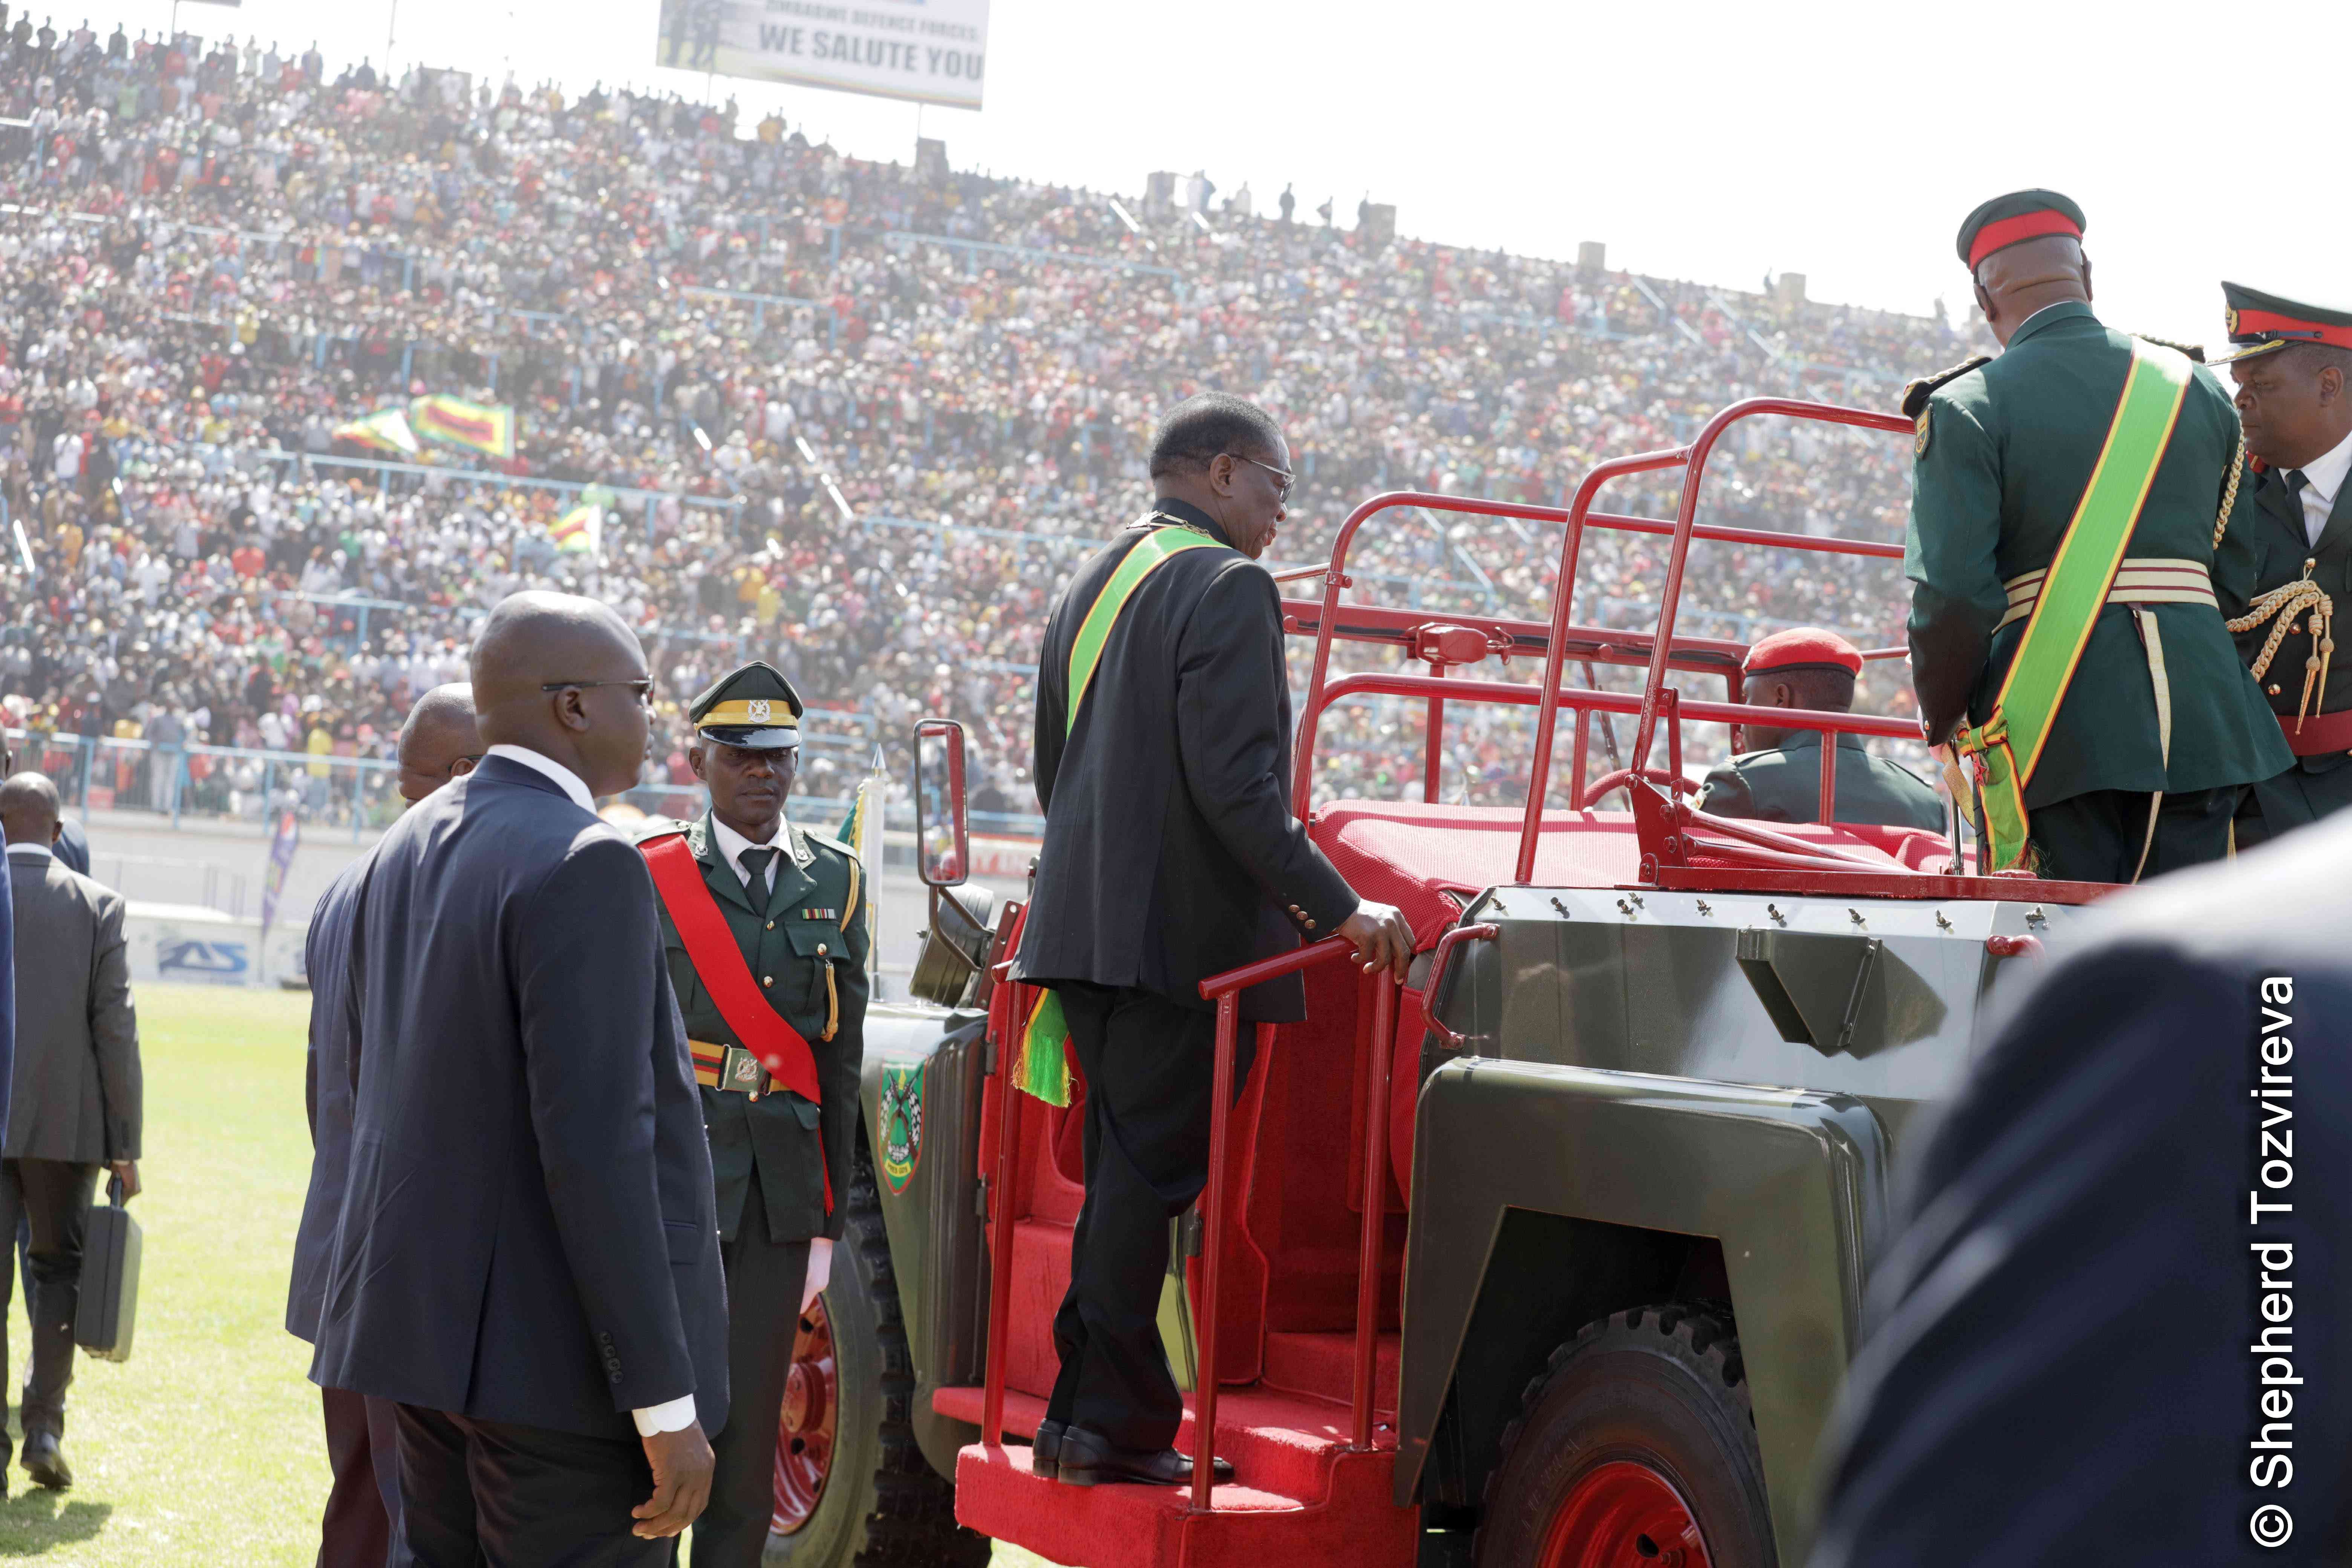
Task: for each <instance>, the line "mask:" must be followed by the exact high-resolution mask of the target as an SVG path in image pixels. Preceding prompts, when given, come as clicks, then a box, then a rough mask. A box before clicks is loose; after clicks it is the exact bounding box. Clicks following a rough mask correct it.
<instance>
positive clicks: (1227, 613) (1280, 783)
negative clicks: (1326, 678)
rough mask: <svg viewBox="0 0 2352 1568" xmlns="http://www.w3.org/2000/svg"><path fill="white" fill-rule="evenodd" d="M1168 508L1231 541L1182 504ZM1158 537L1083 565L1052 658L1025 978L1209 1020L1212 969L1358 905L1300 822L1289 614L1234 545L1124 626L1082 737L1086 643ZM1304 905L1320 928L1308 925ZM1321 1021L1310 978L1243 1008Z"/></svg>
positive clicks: (1170, 570)
mask: <svg viewBox="0 0 2352 1568" xmlns="http://www.w3.org/2000/svg"><path fill="white" fill-rule="evenodd" d="M1153 504H1154V506H1155V508H1156V509H1157V510H1160V511H1161V512H1163V513H1167V514H1169V515H1171V516H1175V517H1178V518H1181V520H1183V521H1187V522H1191V523H1192V524H1193V525H1194V526H1196V527H1198V528H1200V529H1202V531H1206V532H1207V533H1208V534H1209V535H1210V536H1211V537H1212V538H1214V539H1217V540H1219V541H1220V542H1222V541H1223V534H1222V533H1220V532H1218V531H1217V528H1216V524H1215V523H1214V522H1213V521H1211V520H1210V518H1209V517H1208V516H1207V514H1205V513H1203V512H1202V511H1200V510H1197V509H1195V508H1193V507H1190V506H1187V505H1185V504H1184V503H1183V502H1181V501H1171V500H1160V501H1157V502H1155V503H1153ZM1147 531H1148V530H1147V529H1145V528H1143V527H1140V526H1138V527H1133V528H1129V529H1124V530H1122V531H1120V533H1119V535H1118V538H1116V539H1114V540H1113V541H1111V542H1110V543H1109V544H1108V545H1107V546H1105V547H1104V548H1103V550H1102V551H1100V552H1098V553H1097V554H1096V555H1095V556H1094V557H1093V558H1092V559H1090V560H1088V561H1087V563H1086V564H1085V565H1084V566H1081V567H1080V568H1079V569H1078V573H1077V575H1076V577H1075V578H1073V579H1072V580H1071V583H1070V586H1069V588H1068V590H1067V592H1066V593H1065V594H1064V595H1062V599H1061V602H1060V603H1059V604H1057V605H1055V606H1054V613H1053V616H1052V618H1051V619H1049V620H1048V621H1047V622H1046V624H1045V647H1044V650H1043V651H1042V652H1041V653H1040V655H1039V656H1038V671H1037V730H1036V770H1037V772H1036V776H1037V798H1038V800H1039V801H1040V802H1041V803H1042V804H1043V805H1044V806H1045V847H1044V850H1043V852H1042V853H1041V855H1040V857H1039V859H1038V864H1037V889H1036V895H1035V901H1034V903H1033V904H1032V905H1031V907H1030V910H1029V917H1028V923H1027V925H1026V927H1025V928H1024V930H1023V931H1022V936H1021V955H1020V971H1021V978H1023V979H1024V980H1026V981H1029V982H1030V983H1032V984H1053V983H1054V982H1055V981H1057V980H1079V981H1090V982H1092V983H1094V984H1098V985H1133V986H1140V987H1142V988H1143V989H1145V990H1149V991H1154V992H1157V993H1159V994H1160V995H1163V996H1167V997H1170V998H1171V999H1173V1000H1174V1001H1176V1002H1178V1003H1181V1004H1182V1005H1187V1006H1192V1007H1201V1006H1205V1005H1207V1004H1204V1003H1203V1002H1202V1000H1201V996H1200V991H1199V989H1198V987H1199V984H1200V982H1201V981H1202V979H1204V978H1206V977H1207V976H1209V975H1212V974H1215V973H1219V972H1221V971H1223V970H1227V969H1232V968H1234V967H1235V966H1236V965H1239V964H1244V963H1250V962H1252V961H1254V960H1256V959H1261V958H1270V957H1273V956H1275V955H1276V954H1278V953H1284V952H1289V951H1291V950H1292V949H1293V948H1296V947H1297V946H1298V944H1299V939H1300V937H1301V935H1302V934H1311V935H1314V936H1318V937H1320V936H1327V935H1328V934H1329V933H1330V931H1332V929H1333V928H1334V927H1335V926H1337V925H1338V924H1339V922H1340V921H1344V920H1346V919H1347V918H1348V917H1349V915H1351V914H1353V913H1354V912H1355V910H1356V905H1357V903H1358V902H1359V900H1358V899H1357V897H1356V895H1355V893H1354V892H1352V891H1351V890H1350V889H1349V887H1348V884H1347V882H1346V880H1345V879H1342V878H1341V877H1340V875H1339V871H1338V870H1337V869H1336V868H1334V867H1333V866H1332V864H1331V862H1330V861H1329V860H1328V859H1326V858H1324V855H1323V852H1322V851H1321V850H1320V849H1318V848H1317V847H1315V845H1314V844H1313V842H1312V841H1310V840H1309V839H1308V837H1307V826H1306V825H1305V824H1304V823H1302V822H1300V821H1299V820H1298V819H1297V818H1296V817H1294V816H1291V815H1290V739H1291V726H1290V687H1289V684H1288V682H1287V681H1286V679H1285V678H1284V674H1283V649H1282V600H1281V596H1280V595H1279V594H1278V593H1277V592H1276V588H1275V584H1274V579H1273V578H1272V577H1270V576H1268V575H1267V574H1266V573H1265V569H1264V568H1262V567H1260V566H1259V565H1258V564H1257V563H1255V562H1254V561H1251V560H1250V559H1249V558H1248V557H1246V556H1244V555H1243V554H1241V553H1240V552H1237V551H1233V550H1188V551H1184V552H1181V553H1179V554H1177V555H1175V556H1174V557H1172V558H1171V559H1170V560H1168V561H1167V562H1165V563H1162V564H1161V565H1160V566H1159V567H1157V568H1155V569H1154V570H1153V571H1152V573H1151V574H1150V576H1148V577H1146V578H1145V579H1144V580H1143V582H1142V584H1141V585H1140V586H1139V587H1138V588H1137V589H1136V591H1135V595H1134V596H1133V597H1132V598H1130V599H1129V600H1128V602H1127V606H1126V608H1125V609H1124V610H1122V611H1121V612H1120V614H1119V617H1118V622H1117V624H1116V625H1115V626H1113V627H1112V629H1111V633H1110V637H1109V638H1108V641H1107V642H1106V643H1105V644H1104V646H1103V650H1102V659H1101V662H1100V663H1099V664H1098V665H1097V666H1096V668H1095V674H1094V680H1093V684H1092V685H1091V687H1090V688H1089V689H1088V690H1087V694H1086V698H1085V700H1084V702H1083V703H1082V704H1081V706H1080V708H1079V712H1078V722H1077V727H1076V729H1075V730H1070V729H1069V728H1068V718H1067V715H1068V712H1069V664H1070V647H1071V644H1072V643H1073V642H1075V641H1076V637H1077V633H1078V627H1079V626H1080V625H1081V624H1082V623H1083V622H1084V621H1085V619H1086V616H1087V611H1088V610H1089V609H1091V608H1092V607H1093V605H1094V602H1095V600H1096V598H1097V596H1098V595H1100V594H1101V593H1102V590H1103V587H1104V585H1105V584H1108V582H1109V581H1110V578H1111V574H1113V573H1115V572H1116V571H1118V563H1120V562H1121V561H1123V560H1125V559H1126V557H1127V552H1129V550H1131V549H1133V548H1134V547H1135V544H1136V542H1137V541H1139V540H1140V539H1142V538H1143V537H1144V535H1145V533H1146V532H1147ZM1293 904H1296V905H1297V906H1298V907H1299V908H1300V909H1302V910H1305V911H1306V915H1307V919H1309V920H1312V921H1314V922H1315V925H1314V928H1313V930H1312V931H1311V932H1309V931H1307V928H1306V927H1305V926H1304V925H1303V924H1302V923H1300V922H1297V921H1293V919H1292V918H1291V916H1290V914H1289V913H1288V906H1290V905H1293ZM1242 1016H1243V1017H1244V1018H1253V1019H1264V1020H1272V1021H1276V1022H1281V1021H1286V1020H1290V1019H1296V1018H1300V1017H1304V1016H1306V989H1305V987H1304V985H1303V984H1301V983H1300V982H1299V980H1298V979H1297V977H1296V976H1292V977H1290V978H1287V979H1285V980H1279V981H1275V982H1273V983H1271V984H1265V985H1260V986H1257V987H1255V988H1254V989H1253V990H1251V991H1250V992H1247V993H1245V994H1244V995H1243V997H1242Z"/></svg>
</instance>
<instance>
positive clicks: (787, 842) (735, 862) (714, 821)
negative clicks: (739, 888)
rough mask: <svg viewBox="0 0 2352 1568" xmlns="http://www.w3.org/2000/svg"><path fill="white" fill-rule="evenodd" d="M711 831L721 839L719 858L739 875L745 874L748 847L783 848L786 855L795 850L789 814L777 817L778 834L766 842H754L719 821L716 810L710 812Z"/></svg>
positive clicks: (747, 884) (746, 884)
mask: <svg viewBox="0 0 2352 1568" xmlns="http://www.w3.org/2000/svg"><path fill="white" fill-rule="evenodd" d="M710 833H711V837H714V838H716V839H718V840H719V858H722V859H724V860H725V861H726V862H727V864H729V865H730V866H732V867H733V868H735V874H736V875H737V876H739V877H740V876H741V875H742V874H743V851H744V850H746V849H768V848H774V849H779V850H782V852H783V853H784V854H786V855H790V854H791V853H792V852H793V823H792V818H790V817H788V816H780V817H778V818H777V819H776V836H775V837H773V838H771V839H769V840H768V842H767V843H765V844H754V843H752V842H751V840H750V839H748V838H746V837H743V836H742V835H741V834H740V833H738V832H736V831H735V830H734V829H733V828H731V827H730V826H727V825H726V824H725V823H723V822H721V821H719V814H718V813H717V812H715V811H714V812H712V813H711V814H710ZM744 885H745V886H746V887H749V886H750V885H751V884H750V883H749V882H746V883H745V884H744Z"/></svg>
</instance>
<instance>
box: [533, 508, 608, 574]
mask: <svg viewBox="0 0 2352 1568" xmlns="http://www.w3.org/2000/svg"><path fill="white" fill-rule="evenodd" d="M547 536H548V537H549V538H550V539H552V540H553V541H555V548H556V549H558V550H560V551H562V552H565V553H566V554H574V553H576V554H582V555H593V556H594V557H595V558H596V559H597V560H599V561H602V560H603V559H604V508H603V507H601V506H596V505H593V504H591V505H587V506H575V507H573V508H572V510H570V511H567V512H565V513H564V514H563V515H562V516H561V517H559V518H557V519H556V520H555V521H553V522H551V523H549V524H548V525H547Z"/></svg>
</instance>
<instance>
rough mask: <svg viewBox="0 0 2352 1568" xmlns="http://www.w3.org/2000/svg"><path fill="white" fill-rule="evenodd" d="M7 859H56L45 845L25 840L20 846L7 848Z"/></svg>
mask: <svg viewBox="0 0 2352 1568" xmlns="http://www.w3.org/2000/svg"><path fill="white" fill-rule="evenodd" d="M8 858H10V859H12V860H49V859H54V858H56V857H55V855H54V854H53V853H52V851H51V850H50V848H49V847H48V846H47V845H46V844H36V843H34V842H32V841H31V840H30V839H27V840H26V841H25V842H24V843H22V844H11V845H10V846H8Z"/></svg>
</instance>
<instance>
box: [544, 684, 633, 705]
mask: <svg viewBox="0 0 2352 1568" xmlns="http://www.w3.org/2000/svg"><path fill="white" fill-rule="evenodd" d="M597 686H625V687H627V688H629V689H631V690H633V691H635V693H636V694H637V700H638V701H640V702H643V703H645V704H646V706H648V707H650V706H652V704H653V700H654V683H653V682H652V681H650V680H551V681H549V682H548V683H547V684H546V685H544V686H542V687H541V688H540V689H541V691H573V690H578V691H586V690H588V689H590V688H592V687H597Z"/></svg>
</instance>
